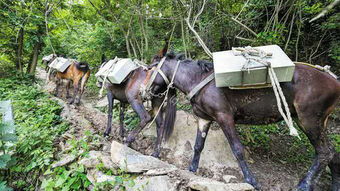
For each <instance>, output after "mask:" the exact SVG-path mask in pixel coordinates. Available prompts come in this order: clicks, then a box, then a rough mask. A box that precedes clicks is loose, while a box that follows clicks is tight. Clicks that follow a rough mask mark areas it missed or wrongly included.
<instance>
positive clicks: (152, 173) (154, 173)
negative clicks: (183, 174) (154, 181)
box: [144, 168, 177, 176]
mask: <svg viewBox="0 0 340 191" xmlns="http://www.w3.org/2000/svg"><path fill="white" fill-rule="evenodd" d="M175 170H177V168H158V169H152V170H148V171H147V172H146V173H144V175H146V176H159V175H166V174H169V173H171V172H173V171H175Z"/></svg>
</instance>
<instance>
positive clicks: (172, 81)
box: [145, 60, 181, 129]
mask: <svg viewBox="0 0 340 191" xmlns="http://www.w3.org/2000/svg"><path fill="white" fill-rule="evenodd" d="M180 62H181V61H180V60H178V61H177V64H176V68H175V71H174V74H173V75H172V78H171V81H170V83H169V85H168V87H167V89H166V90H165V92H166V94H165V96H164V100H163V102H162V104H161V105H160V106H159V108H158V111H157V113H156V115H155V116H154V118H153V120H152V121H151V122H150V123H149V125H148V126H147V127H146V128H145V129H149V128H150V127H151V125H152V124H153V122H155V120H156V118H157V116H158V114H159V112H160V111H161V109H162V107H163V105H164V103H165V102H166V101H167V97H168V94H169V89H170V88H173V84H174V80H175V76H176V73H177V70H178V67H179V64H180ZM168 101H171V100H168Z"/></svg>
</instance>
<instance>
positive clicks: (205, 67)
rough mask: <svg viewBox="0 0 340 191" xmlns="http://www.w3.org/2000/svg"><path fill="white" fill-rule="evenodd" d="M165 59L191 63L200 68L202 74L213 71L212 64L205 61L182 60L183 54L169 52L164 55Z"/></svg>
mask: <svg viewBox="0 0 340 191" xmlns="http://www.w3.org/2000/svg"><path fill="white" fill-rule="evenodd" d="M166 58H167V59H176V60H182V63H186V64H189V63H193V64H196V65H198V66H199V67H200V69H201V70H202V72H210V71H211V70H213V69H214V64H213V63H212V62H209V61H206V60H196V61H194V60H191V59H184V54H175V53H174V52H170V53H168V54H166Z"/></svg>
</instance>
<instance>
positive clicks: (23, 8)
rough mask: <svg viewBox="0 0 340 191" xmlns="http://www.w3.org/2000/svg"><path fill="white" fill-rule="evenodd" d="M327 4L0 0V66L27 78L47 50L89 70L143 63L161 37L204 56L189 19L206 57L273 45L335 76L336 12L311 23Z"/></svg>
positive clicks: (292, 0) (296, 0) (299, 0)
mask: <svg viewBox="0 0 340 191" xmlns="http://www.w3.org/2000/svg"><path fill="white" fill-rule="evenodd" d="M332 2H333V1H332V0H323V1H313V0H288V1H285V0H270V1H261V0H211V1H192V2H191V1H185V0H176V1H175V0H163V1H155V0H149V1H148V0H128V1H119V0H118V1H117V0H115V1H112V0H68V1H66V0H25V1H11V0H1V1H0V4H1V12H0V15H1V17H0V22H1V33H0V41H1V47H0V49H1V51H0V62H1V65H12V66H15V68H16V69H17V70H18V71H19V72H27V73H31V74H32V73H34V71H35V67H36V65H37V63H38V61H39V60H40V58H41V57H42V56H43V55H47V54H51V53H57V54H60V55H66V56H67V57H70V58H76V59H78V60H84V61H87V62H88V63H90V65H91V66H92V67H95V66H98V65H99V64H100V60H101V58H102V56H104V55H105V56H106V57H108V58H112V57H114V56H118V57H133V58H138V59H141V60H143V61H144V62H146V63H147V64H148V62H149V61H150V58H151V57H152V56H153V55H154V54H155V53H156V52H157V51H158V50H159V49H160V48H161V47H162V46H163V44H164V39H165V38H166V37H167V36H171V42H170V44H171V49H172V50H174V51H176V52H183V53H185V54H186V56H187V57H191V58H199V59H208V57H207V55H206V54H205V53H204V51H203V49H202V48H201V46H200V45H199V43H198V41H197V39H196V38H195V36H194V35H193V33H192V32H191V31H190V30H189V28H188V25H187V24H186V21H185V20H186V19H189V20H190V23H192V24H193V25H194V27H195V29H196V31H197V32H198V33H199V35H200V36H201V38H202V40H203V41H204V42H205V43H206V44H207V46H208V48H209V49H210V50H211V51H212V52H213V51H221V50H227V49H231V47H238V46H246V45H251V46H258V45H267V44H278V45H279V46H281V48H283V49H284V50H285V52H286V53H287V54H288V55H289V56H290V58H291V59H292V60H294V61H302V62H309V63H312V64H319V65H326V64H327V65H331V66H332V67H333V70H335V68H336V70H337V71H336V73H339V68H340V67H339V66H337V64H339V60H340V58H339V53H340V49H339V46H338V43H339V33H338V31H337V30H338V28H339V23H340V22H339V20H340V13H339V11H338V10H339V8H338V7H335V8H333V9H331V10H329V11H328V12H327V13H326V14H325V16H323V17H321V18H319V19H317V20H315V21H313V22H310V20H311V19H312V18H313V17H315V16H316V15H317V14H318V13H320V12H321V11H322V10H323V9H324V8H325V7H326V6H327V5H328V4H330V3H332ZM204 3H205V6H204V7H202V5H203V4H204ZM189 9H190V10H192V11H191V15H188V10H189ZM201 11H202V12H201ZM200 12H201V14H200V15H199V17H196V16H197V15H198V14H199V13H200ZM188 16H189V18H188Z"/></svg>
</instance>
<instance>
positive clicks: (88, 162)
mask: <svg viewBox="0 0 340 191" xmlns="http://www.w3.org/2000/svg"><path fill="white" fill-rule="evenodd" d="M78 163H79V164H82V165H84V166H85V167H86V168H96V167H97V165H99V164H100V163H103V165H104V167H105V168H107V169H115V168H117V166H116V165H115V164H114V163H113V162H112V161H111V157H110V155H109V154H108V153H105V152H101V151H90V152H89V154H88V156H87V157H85V158H83V159H81V160H80V161H79V162H78Z"/></svg>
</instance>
